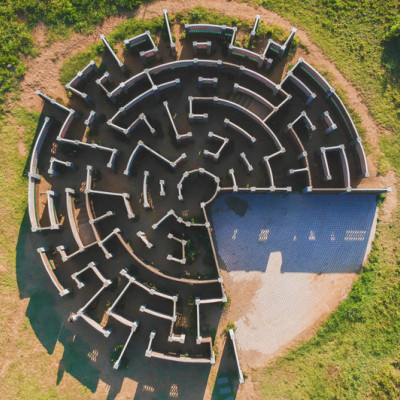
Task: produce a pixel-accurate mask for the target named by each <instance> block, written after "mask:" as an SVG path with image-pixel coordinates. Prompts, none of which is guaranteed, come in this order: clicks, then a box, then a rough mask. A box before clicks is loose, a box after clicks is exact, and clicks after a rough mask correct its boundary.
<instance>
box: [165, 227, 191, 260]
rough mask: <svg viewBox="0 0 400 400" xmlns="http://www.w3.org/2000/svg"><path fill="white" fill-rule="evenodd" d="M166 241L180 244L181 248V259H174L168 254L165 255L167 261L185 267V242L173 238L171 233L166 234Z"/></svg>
mask: <svg viewBox="0 0 400 400" xmlns="http://www.w3.org/2000/svg"><path fill="white" fill-rule="evenodd" d="M168 239H171V240H175V241H176V242H178V243H180V244H181V246H182V257H181V258H175V257H173V256H172V255H171V254H168V255H167V260H169V261H174V262H177V263H179V264H182V265H185V264H186V245H187V241H186V240H183V239H179V238H177V237H175V236H174V235H173V234H172V233H168Z"/></svg>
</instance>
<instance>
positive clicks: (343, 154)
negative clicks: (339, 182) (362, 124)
mask: <svg viewBox="0 0 400 400" xmlns="http://www.w3.org/2000/svg"><path fill="white" fill-rule="evenodd" d="M329 151H337V152H339V156H340V161H341V163H342V173H343V181H344V186H345V188H346V189H347V190H351V183H350V170H349V163H348V160H347V156H346V151H345V148H344V145H343V144H342V145H340V146H332V147H321V148H320V150H319V154H320V156H321V161H322V168H323V171H324V178H325V180H331V179H332V176H331V173H330V169H329V164H328V159H327V157H326V153H327V152H329Z"/></svg>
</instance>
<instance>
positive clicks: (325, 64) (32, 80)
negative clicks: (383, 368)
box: [1, 0, 397, 399]
mask: <svg viewBox="0 0 400 400" xmlns="http://www.w3.org/2000/svg"><path fill="white" fill-rule="evenodd" d="M198 5H201V6H203V7H208V8H214V9H216V10H218V11H220V12H222V13H226V14H230V15H235V16H240V17H242V18H248V19H253V18H254V17H255V15H256V14H260V15H261V18H262V19H263V20H264V21H265V22H266V23H267V24H275V25H280V26H282V27H283V28H285V29H286V30H287V31H290V29H291V27H292V24H291V23H290V22H288V21H287V20H285V19H284V18H282V17H281V16H279V15H277V14H275V13H272V12H269V11H267V10H265V9H262V8H255V7H254V6H252V5H249V4H244V3H236V2H234V1H229V2H228V1H224V0H212V1H211V0H202V1H198V0H186V1H185V2H182V1H177V0H169V1H156V2H154V3H151V4H149V5H145V6H142V7H140V9H139V10H138V11H137V12H136V13H135V15H136V16H137V17H139V18H145V19H149V18H152V17H155V16H160V15H162V10H163V9H164V8H167V9H168V11H169V13H170V14H174V13H176V12H178V11H181V10H183V9H189V8H193V7H195V6H198ZM126 18H127V17H115V18H109V19H107V20H106V21H105V22H104V24H103V25H102V26H101V27H98V28H96V29H95V31H94V33H93V34H91V35H88V36H83V35H79V34H73V35H72V36H71V37H70V38H69V39H68V40H66V41H60V42H56V43H54V44H52V45H51V46H49V47H46V40H45V33H46V28H45V27H44V25H39V26H38V27H37V28H36V29H35V31H34V39H35V42H36V45H37V47H38V48H39V50H40V52H41V54H40V55H39V56H38V57H36V58H34V59H30V60H29V62H28V70H27V73H26V76H25V78H24V80H23V81H22V83H21V96H20V100H19V102H18V103H19V105H22V106H24V107H26V108H28V109H32V110H36V111H40V110H41V108H42V102H41V100H40V99H39V97H38V96H37V95H36V94H35V91H36V90H37V89H39V90H41V91H43V92H44V93H46V94H47V95H49V96H51V97H53V98H60V99H62V100H63V101H64V102H66V103H67V102H68V98H67V96H66V91H65V89H64V87H63V86H62V85H61V84H60V82H59V70H60V68H61V66H62V64H63V62H64V61H65V60H66V59H67V58H69V57H71V56H72V55H74V54H76V53H78V52H80V51H82V50H84V49H85V48H87V47H88V46H89V45H90V44H92V43H95V42H98V41H99V40H100V39H99V35H100V33H104V34H106V35H107V34H109V33H110V32H111V31H112V30H113V29H114V27H115V26H116V25H118V24H119V23H121V22H123V21H124V20H125V19H126ZM297 37H298V38H299V39H300V40H301V41H302V42H303V43H304V44H305V45H306V46H307V47H308V49H309V54H307V55H306V54H302V52H300V51H299V52H298V54H297V55H296V58H295V60H296V59H297V58H298V57H300V56H302V57H304V58H305V59H306V60H308V61H310V62H311V63H312V65H313V66H315V67H316V68H317V69H318V70H325V71H329V73H330V76H332V77H333V80H332V79H330V83H331V84H332V86H340V87H341V88H342V89H343V90H344V92H345V93H346V96H347V99H348V102H349V103H350V105H351V106H352V108H354V110H355V111H356V112H357V113H358V114H359V115H360V116H361V119H362V125H363V127H364V128H365V130H366V140H367V141H368V143H369V147H370V148H371V153H372V155H369V156H368V164H369V169H370V173H371V178H370V179H368V181H366V183H365V185H367V186H368V187H386V186H392V187H393V189H395V185H396V178H395V175H394V174H393V173H389V174H388V175H387V176H384V177H382V176H378V174H377V167H376V157H377V156H378V155H379V152H380V151H379V148H378V139H379V135H381V134H385V133H387V132H385V131H384V130H383V129H382V128H381V127H379V126H378V125H377V124H376V123H375V121H374V120H373V119H372V117H371V115H370V114H369V112H368V109H367V107H366V106H365V105H364V104H363V102H362V97H361V95H360V94H359V93H358V92H357V90H356V89H355V88H354V87H353V86H352V85H351V83H350V82H349V81H348V80H347V79H346V78H345V77H344V76H343V75H342V74H341V73H340V72H339V70H338V69H337V68H336V67H335V65H334V64H333V63H332V62H331V61H330V60H329V59H328V58H327V57H326V56H325V55H324V53H323V51H322V50H321V49H320V48H318V47H317V46H316V45H315V44H314V43H313V42H312V41H311V39H310V38H309V37H308V35H307V34H306V33H305V32H304V31H302V30H301V29H299V30H298V32H297ZM295 60H292V62H293V61H295ZM25 152H26V149H25V148H24V147H23V146H22V145H21V147H20V153H21V154H25ZM396 205H397V191H396V190H393V192H392V193H391V194H390V195H389V196H388V199H387V201H386V202H385V206H384V209H383V212H382V216H381V217H382V218H383V219H384V220H389V219H390V216H391V214H392V212H393V211H394V209H395V208H396ZM269 263H270V266H269V267H268V273H261V272H253V273H251V274H247V275H246V278H243V276H242V275H241V273H240V272H235V273H230V274H228V273H226V272H225V273H224V275H225V276H224V278H225V282H226V286H227V289H228V292H229V294H230V297H231V298H232V305H231V308H230V310H229V312H228V314H227V315H226V316H224V317H223V319H222V321H221V325H223V324H224V323H225V322H226V321H227V320H235V321H237V325H238V327H239V328H240V327H243V326H244V325H245V322H246V321H245V319H244V318H245V317H243V315H244V312H245V311H247V310H248V309H249V308H250V307H251V305H252V304H253V303H256V302H257V301H258V299H260V298H263V299H264V300H265V299H268V301H269V302H273V301H275V300H277V299H278V297H279V298H283V297H287V299H288V300H287V304H288V305H289V304H290V302H291V301H294V300H295V296H296V294H298V293H300V292H302V291H306V290H313V291H317V292H318V291H320V292H321V291H322V292H323V293H326V292H329V296H328V297H326V299H325V301H324V302H323V303H317V302H315V301H311V300H310V301H309V302H308V303H307V304H306V307H305V311H304V313H308V312H311V311H312V312H313V318H312V321H313V322H312V323H311V325H310V319H305V318H303V317H304V315H305V314H298V315H297V314H295V313H293V312H292V313H291V314H290V315H291V321H290V325H291V327H288V331H290V332H291V335H292V336H293V338H292V340H290V341H289V343H288V341H287V340H286V341H284V343H283V344H282V340H281V338H280V337H279V336H276V337H273V338H271V340H270V341H269V345H268V348H267V349H265V352H264V354H263V355H262V356H260V354H259V352H256V350H255V347H256V346H255V345H254V343H253V342H252V341H251V340H249V341H248V343H246V342H243V341H242V342H243V343H244V344H242V350H244V351H242V357H243V363H244V365H245V367H247V366H250V365H252V366H257V367H261V366H262V365H264V363H265V362H267V361H268V360H271V359H273V358H274V357H276V356H278V355H280V354H282V353H283V352H284V351H285V350H286V349H287V348H288V347H290V346H293V345H295V344H297V343H299V342H300V341H302V340H305V339H307V338H309V337H310V336H312V334H313V333H314V332H315V331H316V329H317V328H318V327H319V326H320V325H321V323H322V322H323V321H324V320H325V319H326V317H327V316H328V315H329V314H330V313H331V312H332V311H333V310H334V309H335V308H336V307H337V305H338V303H339V302H340V301H341V300H342V299H344V298H345V297H346V295H347V293H348V291H349V290H350V288H351V285H352V283H353V281H354V279H356V277H357V275H356V274H346V275H345V276H335V275H330V276H329V277H322V276H317V275H315V276H312V277H307V276H305V277H304V278H303V279H302V280H301V281H299V280H298V279H294V277H293V281H292V285H296V290H292V289H293V286H290V285H288V286H285V287H284V288H283V289H282V290H283V291H281V292H279V293H276V292H274V291H268V290H267V289H266V288H267V287H268V288H271V287H272V286H279V285H280V284H281V283H280V277H279V266H280V258H279V255H278V254H272V255H271V258H270V260H269ZM260 274H261V275H260ZM288 279H289V280H290V279H291V278H290V277H289V278H288ZM323 279H325V281H324V282H321V280H323ZM255 289H256V290H255ZM249 292H251V293H252V295H248V293H249ZM253 293H254V297H253ZM320 294H321V293H320ZM238 299H240V302H239V301H238ZM254 312H256V311H254ZM271 312H273V310H272V311H271ZM275 312H281V311H279V310H278V309H277V308H276V311H275ZM21 318H24V316H23V315H22V314H21ZM278 320H279V319H278V318H277V321H278ZM277 323H278V322H277ZM221 325H220V326H221ZM292 329H295V330H294V331H293V330H292ZM293 332H294V333H293ZM253 340H256V339H253ZM245 353H246V354H247V355H244V354H245ZM255 355H256V356H257V357H254V356H255ZM255 358H257V360H258V361H257V363H256V365H254V364H252V363H251V362H250V360H251V359H253V360H254V359H255ZM217 368H218V363H217V365H216V366H215V367H214V369H213V370H212V372H211V375H210V376H212V375H213V374H214V375H215V371H216V369H217ZM3 369H7V365H3V367H2V369H1V372H3ZM136 385H137V384H136ZM134 390H135V382H133V381H130V380H128V379H127V380H126V382H124V384H123V386H122V389H121V392H120V394H119V396H118V397H117V398H127V396H129V394H130V398H132V392H133V391H134ZM98 391H99V398H103V397H104V393H105V392H107V387H104V386H102V385H101V384H100V385H99V387H98ZM100 392H101V393H100ZM254 396H255V394H254V388H253V386H252V384H251V379H250V380H249V381H248V382H246V385H243V387H241V388H240V389H239V392H238V396H237V398H238V399H241V398H255V397H254ZM96 397H97V396H96ZM210 397H211V395H210V392H209V390H207V391H206V394H205V398H210Z"/></svg>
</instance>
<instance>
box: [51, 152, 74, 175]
mask: <svg viewBox="0 0 400 400" xmlns="http://www.w3.org/2000/svg"><path fill="white" fill-rule="evenodd" d="M56 165H61V166H64V167H66V168H71V169H74V168H75V165H74V164H73V163H72V162H71V161H62V160H59V159H58V158H55V157H51V158H50V166H49V169H48V170H47V173H48V174H49V175H53V176H58V175H59V173H58V172H57V170H56Z"/></svg>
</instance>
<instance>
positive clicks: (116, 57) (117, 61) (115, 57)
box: [100, 34, 125, 71]
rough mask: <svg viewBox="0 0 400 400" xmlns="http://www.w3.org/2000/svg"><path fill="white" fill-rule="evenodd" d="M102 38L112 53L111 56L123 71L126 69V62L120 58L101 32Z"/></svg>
mask: <svg viewBox="0 0 400 400" xmlns="http://www.w3.org/2000/svg"><path fill="white" fill-rule="evenodd" d="M100 39H101V40H102V42H103V43H104V46H105V47H106V49H107V50H108V52H109V53H110V54H111V57H112V58H113V60H114V61H115V62H116V63H117V64H118V67H120V68H121V69H122V70H123V71H124V70H125V66H124V63H123V62H122V61H121V60H120V59H119V58H118V56H117V55H116V54H115V52H114V50H113V48H112V47H111V46H110V44H109V43H108V41H107V39H106V37H105V36H104V35H103V34H101V35H100Z"/></svg>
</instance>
